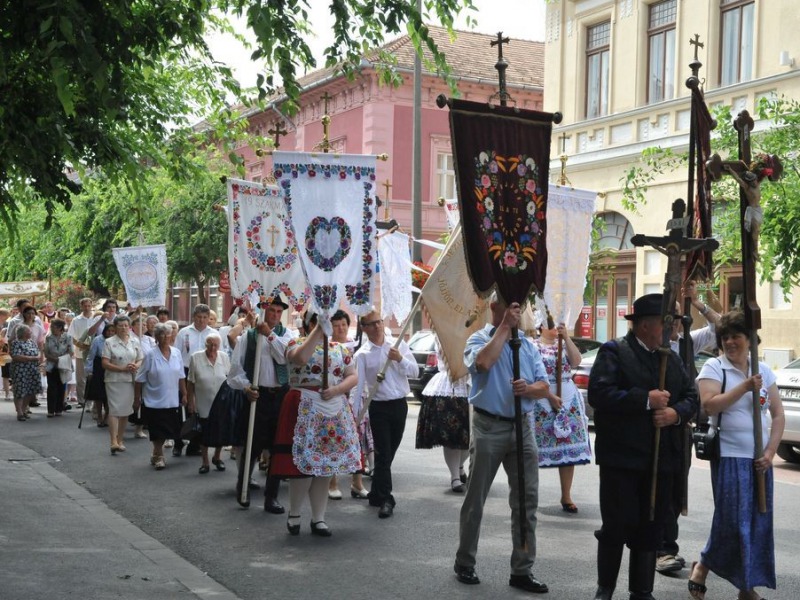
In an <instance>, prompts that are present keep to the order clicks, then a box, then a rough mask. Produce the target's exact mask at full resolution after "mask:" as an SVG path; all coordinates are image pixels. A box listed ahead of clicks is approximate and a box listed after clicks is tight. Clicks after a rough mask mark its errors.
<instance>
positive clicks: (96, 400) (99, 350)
mask: <svg viewBox="0 0 800 600" xmlns="http://www.w3.org/2000/svg"><path fill="white" fill-rule="evenodd" d="M116 334H117V328H116V327H114V324H113V323H112V324H111V325H106V326H105V327H104V328H103V333H101V334H100V335H98V336H96V337H95V338H94V339H93V340H92V344H91V346H89V354H87V355H86V378H87V381H86V395H87V398H88V399H89V400H91V401H92V403H93V404H92V418H93V419H94V420H95V421H97V426H98V427H108V396H107V395H106V370H105V369H104V368H103V348H105V345H106V340H107V339H108V338H110V337H113V336H115V335H116Z"/></svg>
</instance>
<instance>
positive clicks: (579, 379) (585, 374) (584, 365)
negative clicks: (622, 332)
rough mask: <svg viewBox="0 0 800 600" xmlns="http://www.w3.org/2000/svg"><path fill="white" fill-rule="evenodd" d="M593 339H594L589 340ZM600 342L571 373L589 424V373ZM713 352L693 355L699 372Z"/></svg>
mask: <svg viewBox="0 0 800 600" xmlns="http://www.w3.org/2000/svg"><path fill="white" fill-rule="evenodd" d="M591 341H594V340H591ZM600 345H601V344H600V342H597V346H594V347H593V348H591V349H590V350H587V351H586V352H585V353H581V358H582V360H581V364H579V365H578V368H577V369H575V371H574V372H573V374H572V381H574V382H575V385H576V386H577V387H578V389H579V390H580V392H581V396H583V405H584V407H585V409H586V416H587V417H588V419H589V424H592V423H593V418H592V417H593V415H594V409H593V408H592V407H591V406H590V405H589V399H588V396H589V374H590V373H591V371H592V365H593V364H594V359H595V357H596V356H597V350H598V349H599V348H600ZM713 357H714V354H713V353H711V352H705V351H703V352H699V353H698V354H697V355H696V356H695V357H694V366H695V368H696V369H697V372H698V373H699V372H700V369H701V368H703V365H704V364H705V362H706V361H707V360H708V359H709V358H713Z"/></svg>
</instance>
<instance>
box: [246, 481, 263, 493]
mask: <svg viewBox="0 0 800 600" xmlns="http://www.w3.org/2000/svg"><path fill="white" fill-rule="evenodd" d="M247 489H249V490H260V489H261V486H260V485H259V484H258V483H256V480H255V479H250V483H248V484H247Z"/></svg>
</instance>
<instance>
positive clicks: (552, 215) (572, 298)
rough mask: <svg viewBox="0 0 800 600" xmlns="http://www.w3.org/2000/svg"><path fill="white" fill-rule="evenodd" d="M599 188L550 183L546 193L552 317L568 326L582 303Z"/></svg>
mask: <svg viewBox="0 0 800 600" xmlns="http://www.w3.org/2000/svg"><path fill="white" fill-rule="evenodd" d="M596 197H597V193H596V192H591V191H588V190H579V189H575V188H569V187H562V186H560V185H551V186H550V189H549V191H548V195H547V285H546V286H545V288H544V299H545V302H546V303H547V307H548V308H549V309H550V314H551V315H552V316H553V320H554V321H555V322H556V324H558V323H564V324H565V325H566V326H567V327H568V328H571V327H572V325H574V324H575V321H576V320H577V318H578V314H579V313H580V312H581V307H582V306H583V290H584V287H585V285H586V271H587V269H588V268H589V253H590V246H591V237H592V215H593V214H594V203H595V198H596Z"/></svg>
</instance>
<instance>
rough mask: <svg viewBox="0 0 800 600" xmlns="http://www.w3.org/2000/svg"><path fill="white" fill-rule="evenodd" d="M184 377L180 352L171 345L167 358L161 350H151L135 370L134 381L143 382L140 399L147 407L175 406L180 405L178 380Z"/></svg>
mask: <svg viewBox="0 0 800 600" xmlns="http://www.w3.org/2000/svg"><path fill="white" fill-rule="evenodd" d="M109 339H114V338H109ZM106 344H108V342H106ZM185 378H186V375H185V373H184V370H183V360H181V353H180V352H178V350H177V349H176V348H174V347H173V346H170V347H169V360H167V359H166V358H164V355H163V354H161V351H157V352H151V353H150V354H148V355H147V356H145V357H144V362H142V366H141V367H139V370H138V371H136V382H137V383H142V384H144V385H143V386H142V401H143V402H144V404H145V406H147V407H148V408H177V407H178V406H179V405H180V384H179V382H180V380H181V379H185Z"/></svg>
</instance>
